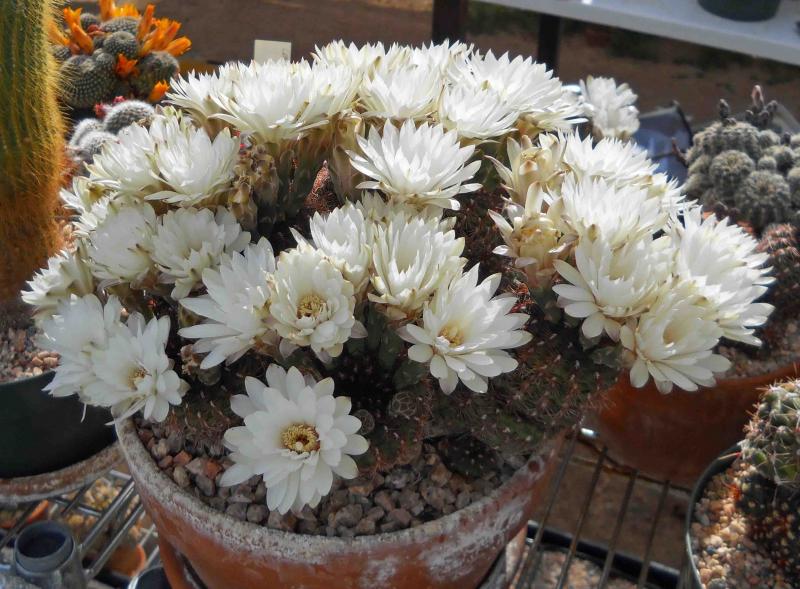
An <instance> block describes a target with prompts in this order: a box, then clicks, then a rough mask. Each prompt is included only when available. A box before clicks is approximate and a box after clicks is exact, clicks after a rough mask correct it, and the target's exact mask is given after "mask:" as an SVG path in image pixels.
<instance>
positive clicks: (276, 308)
mask: <svg viewBox="0 0 800 589" xmlns="http://www.w3.org/2000/svg"><path fill="white" fill-rule="evenodd" d="M355 303H356V299H355V289H354V286H353V284H352V283H351V282H349V281H348V280H345V278H344V277H343V276H342V273H341V272H340V271H339V270H338V269H337V268H336V266H335V265H334V263H333V262H332V261H331V260H330V259H329V258H327V257H326V256H325V255H324V254H323V253H322V252H320V251H319V250H316V249H314V248H313V247H311V246H310V245H309V244H307V243H301V244H299V245H298V246H297V247H296V248H294V249H291V250H286V251H283V252H282V253H281V255H280V256H279V257H278V263H277V266H276V269H275V273H274V274H273V275H272V301H271V304H270V313H271V314H272V318H273V319H274V325H275V329H276V330H277V331H278V333H279V334H280V336H281V337H282V338H283V341H281V351H282V353H283V354H284V355H288V354H289V353H291V351H292V350H293V349H294V348H295V347H297V346H310V347H311V349H312V350H313V351H314V353H316V354H317V355H318V356H319V357H320V358H322V359H323V360H325V359H328V358H331V357H332V358H335V357H337V356H339V355H340V354H341V353H342V349H343V346H344V343H345V342H346V341H347V340H348V339H350V338H351V337H364V336H365V335H366V330H365V329H364V326H363V325H361V323H360V322H358V321H356V319H355V317H354V316H353V312H354V309H355Z"/></svg>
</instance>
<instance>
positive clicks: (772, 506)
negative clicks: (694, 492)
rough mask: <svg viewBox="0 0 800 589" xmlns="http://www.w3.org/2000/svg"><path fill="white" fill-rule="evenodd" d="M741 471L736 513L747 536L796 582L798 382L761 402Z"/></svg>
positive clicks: (799, 572) (799, 563) (799, 577)
mask: <svg viewBox="0 0 800 589" xmlns="http://www.w3.org/2000/svg"><path fill="white" fill-rule="evenodd" d="M741 461H742V463H743V466H744V467H745V470H744V472H743V474H742V476H741V479H740V489H741V496H740V498H739V500H738V502H737V505H738V508H739V509H741V510H742V512H743V513H744V514H745V515H746V516H747V517H748V519H749V521H750V530H749V534H750V536H751V537H752V538H753V540H755V542H756V544H757V545H758V546H759V548H760V549H761V550H763V551H764V552H765V553H766V554H768V555H769V556H770V558H772V560H773V562H774V563H775V564H776V565H777V566H778V567H779V568H780V569H782V571H783V573H784V575H785V577H786V580H787V581H788V582H789V583H790V584H791V586H793V587H794V586H797V583H798V582H800V556H799V555H798V553H797V541H798V538H800V381H797V380H795V381H787V382H784V383H781V384H778V385H774V386H772V387H770V388H769V390H767V391H766V392H765V393H764V395H763V396H762V397H761V402H760V404H759V406H758V407H757V409H756V413H755V415H754V416H753V419H752V421H751V422H750V425H749V426H748V428H747V437H746V438H745V440H744V442H743V443H742V455H741Z"/></svg>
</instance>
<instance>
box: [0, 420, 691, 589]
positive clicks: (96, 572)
mask: <svg viewBox="0 0 800 589" xmlns="http://www.w3.org/2000/svg"><path fill="white" fill-rule="evenodd" d="M576 470H581V471H583V472H584V473H585V472H588V473H590V475H589V480H588V486H585V488H581V489H579V491H581V492H583V493H584V496H583V498H582V500H581V501H579V502H577V503H578V504H579V510H578V512H577V513H576V514H573V515H576V516H577V518H576V519H574V522H573V524H574V525H572V526H571V527H572V529H571V530H563V529H562V528H563V527H568V526H565V525H564V522H562V521H559V516H558V512H559V510H562V511H563V507H564V505H563V502H564V500H565V489H567V488H568V487H569V485H570V482H569V479H570V473H574V472H575V471H576ZM601 477H603V478H607V477H614V478H615V480H616V487H617V488H618V489H619V488H621V489H622V492H621V493H620V492H616V493H615V494H614V497H613V498H612V497H608V496H605V497H604V500H606V502H608V500H611V499H613V501H617V502H618V503H617V505H618V507H617V508H616V512H615V513H613V514H612V517H611V518H609V519H608V523H609V524H611V522H613V525H609V526H608V528H609V530H610V536H607V537H606V539H605V540H597V539H596V538H592V537H591V534H590V533H589V531H590V530H588V528H589V527H591V526H590V525H588V524H591V523H592V518H593V517H594V515H593V511H594V507H596V505H595V504H596V503H597V501H598V498H599V497H601V496H603V495H604V491H603V490H601V489H599V483H600V482H601ZM99 485H102V486H104V488H108V487H109V486H110V487H111V489H112V490H113V498H112V499H111V501H110V502H109V503H108V504H107V505H106V506H105V507H103V508H98V507H97V506H93V505H91V504H90V502H89V501H88V498H89V497H90V496H91V494H92V492H93V490H96V489H97V488H98V486H99ZM642 487H646V488H647V490H648V492H649V493H651V494H655V496H656V497H657V501H656V505H655V507H654V509H653V510H652V512H651V513H650V515H649V519H648V522H649V524H648V525H649V530H646V531H645V532H644V533H642V531H641V530H640V536H643V540H642V541H641V542H640V543H637V547H638V550H637V551H636V553H635V554H632V553H630V551H629V550H628V551H626V550H623V549H621V544H622V543H623V542H622V540H624V539H625V531H624V528H625V525H624V524H625V522H626V516H629V512H630V510H631V505H632V500H633V498H634V497H635V495H636V494H637V493H638V492H640V489H641V488H642ZM668 498H669V499H670V502H671V503H673V504H675V503H677V504H678V505H681V504H683V507H684V508H686V507H688V500H689V493H688V491H687V490H685V489H681V488H678V487H674V486H672V485H671V484H670V483H669V482H664V481H653V480H651V479H648V478H646V477H644V476H642V475H640V474H639V473H638V472H637V471H634V470H630V469H626V468H624V467H620V466H619V465H616V464H615V463H614V462H613V461H611V460H610V459H609V457H608V455H607V451H606V449H605V448H604V447H603V446H602V444H601V443H600V441H599V440H597V438H596V436H595V434H594V432H592V431H591V430H587V429H582V430H581V431H580V434H579V435H576V436H573V437H571V438H570V439H569V440H568V442H567V444H566V445H565V449H564V450H563V455H562V457H561V462H560V464H559V466H558V469H557V471H556V473H555V478H554V482H553V485H552V488H551V490H550V494H549V496H548V497H547V500H546V502H545V504H544V505H543V507H542V510H541V512H540V513H539V514H537V516H536V521H531V522H529V525H528V536H527V540H526V546H525V550H524V552H523V554H522V557H521V558H520V559H519V562H518V563H517V565H516V567H515V568H513V570H510V571H508V570H507V571H506V575H504V576H505V578H506V580H505V581H503V582H502V584H500V585H497V584H494V585H489V583H488V582H487V585H486V586H487V587H489V586H491V587H505V588H508V589H567V588H582V587H586V588H587V589H588V588H589V587H592V588H595V587H596V588H598V589H605V588H609V589H617V588H620V589H621V588H632V587H637V588H645V589H681V588H682V585H681V581H680V577H681V575H680V572H679V570H678V569H677V568H675V567H671V566H666V565H664V564H661V563H659V562H656V561H655V560H654V551H653V549H654V544H655V541H656V539H657V538H660V539H663V538H662V536H663V534H664V530H663V529H662V522H663V520H664V515H665V506H666V504H667V502H668ZM570 501H571V503H570V505H571V506H574V505H575V504H576V493H574V492H573V493H571V500H570ZM39 505H40V504H39V503H33V504H28V505H22V506H19V507H18V510H17V512H16V514H17V516H16V520H15V521H14V522H12V524H11V525H10V527H9V528H8V529H6V530H0V549H3V548H5V547H7V546H8V545H9V544H10V543H11V542H12V541H13V539H14V538H15V536H16V535H17V534H18V533H19V532H20V531H21V530H22V529H23V528H24V526H25V525H26V523H27V522H29V520H30V518H31V516H32V515H34V514H35V512H36V511H37V509H41V508H40V507H39ZM606 511H608V509H607V508H606ZM71 514H80V515H81V516H84V517H86V518H89V519H90V520H91V522H92V523H91V526H89V527H88V528H86V529H85V531H83V533H82V534H81V535H80V536H78V541H79V543H80V550H81V552H80V553H81V556H82V557H83V562H84V567H85V574H86V577H87V579H94V580H95V585H94V586H96V587H115V588H123V587H126V586H127V585H128V582H129V581H130V579H128V578H127V577H125V576H123V575H121V574H119V573H118V572H114V571H112V570H109V567H108V566H107V565H108V563H109V559H110V558H111V556H112V555H113V554H114V551H115V550H116V549H117V548H118V547H119V546H120V545H121V544H122V543H123V542H124V541H126V539H128V540H127V542H128V544H130V543H131V540H130V535H129V533H130V531H131V530H132V529H134V528H135V529H136V530H137V531H138V536H137V537H136V539H135V544H134V545H135V546H138V547H139V548H140V549H141V552H143V553H144V555H145V557H144V558H145V560H144V564H143V566H141V567H140V568H145V569H146V568H150V567H151V566H156V565H157V564H158V547H157V543H156V540H157V535H156V530H155V527H154V526H153V525H152V524H151V523H150V522H149V519H148V518H147V516H146V515H145V514H144V512H143V507H142V505H141V502H140V500H139V497H138V495H137V494H136V492H135V489H134V487H133V481H132V480H131V478H130V476H129V475H127V474H125V473H122V472H118V471H111V472H109V473H108V474H106V475H105V476H104V477H102V478H101V479H100V480H98V481H95V482H94V483H92V484H91V485H87V486H85V487H83V488H82V489H79V490H78V491H77V492H74V493H70V494H68V495H65V496H62V497H55V498H52V499H49V500H48V505H47V508H46V517H48V518H51V519H59V520H62V521H65V520H66V519H67V518H68V517H69V516H70V515H71ZM637 517H639V514H637ZM607 531H608V530H607ZM671 532H673V534H672V535H675V534H674V532H675V530H671ZM672 540H673V544H674V543H675V542H679V541H680V538H678V537H676V538H672ZM554 563H555V564H554ZM587 563H588V566H589V567H591V570H593V571H594V572H593V575H590V577H589V578H586V579H575V578H574V577H575V574H574V573H575V572H576V570H577V569H582V570H583V569H585V568H586V566H587ZM684 564H685V563H684ZM681 566H683V565H681ZM2 587H3V582H2V578H0V589H2Z"/></svg>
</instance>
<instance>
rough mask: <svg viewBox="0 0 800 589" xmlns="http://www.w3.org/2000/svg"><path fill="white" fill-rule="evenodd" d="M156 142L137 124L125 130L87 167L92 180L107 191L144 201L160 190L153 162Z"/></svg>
mask: <svg viewBox="0 0 800 589" xmlns="http://www.w3.org/2000/svg"><path fill="white" fill-rule="evenodd" d="M154 151H155V141H154V139H153V137H152V136H151V135H150V133H149V132H148V130H147V129H146V128H144V127H142V126H141V125H140V124H138V123H134V124H132V125H129V126H127V127H125V128H124V129H122V130H121V131H120V132H119V133H118V134H117V140H116V141H114V142H108V143H106V144H105V145H103V148H102V150H101V151H100V153H98V154H97V155H95V156H94V160H93V161H92V163H91V164H87V166H86V169H87V171H88V172H89V179H90V180H91V181H92V182H94V183H96V184H99V185H101V186H103V187H104V188H107V189H110V190H114V191H117V192H119V193H121V194H124V195H128V196H134V197H138V198H141V197H142V196H143V195H147V194H151V193H153V192H155V191H157V190H160V189H161V182H160V180H159V178H158V170H157V169H156V166H155V162H154V161H153V152H154Z"/></svg>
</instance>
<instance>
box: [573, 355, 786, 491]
mask: <svg viewBox="0 0 800 589" xmlns="http://www.w3.org/2000/svg"><path fill="white" fill-rule="evenodd" d="M798 375H800V366H798V365H797V364H792V365H788V366H784V367H783V368H781V369H779V370H776V371H774V372H770V373H768V374H764V375H761V376H754V377H750V378H737V379H724V380H720V381H718V382H717V385H716V386H715V387H713V388H704V389H702V390H701V391H699V392H695V393H688V392H685V391H679V390H676V391H674V392H672V393H669V394H666V395H664V394H661V393H659V392H658V390H657V389H656V387H655V386H654V385H652V383H650V384H648V385H647V386H646V387H644V388H641V389H636V388H634V387H632V386H631V385H630V383H629V381H628V375H627V374H624V375H622V377H621V378H620V380H619V382H617V384H616V386H615V387H614V388H612V389H611V390H610V391H608V393H607V399H606V401H605V402H604V403H603V405H602V407H600V408H599V409H597V410H596V411H595V412H593V414H592V415H590V416H589V417H588V419H587V422H586V425H587V426H588V427H590V428H591V429H594V430H595V431H596V432H597V433H598V435H599V438H600V441H601V442H602V443H603V444H605V445H606V446H607V447H608V451H609V456H610V457H611V459H612V460H616V461H617V462H619V463H621V464H624V465H625V466H629V467H631V468H636V469H638V470H640V471H641V472H642V473H643V474H645V475H648V476H652V477H655V478H658V479H659V480H668V481H671V482H672V483H675V484H679V485H684V486H687V487H691V486H692V485H693V484H694V481H695V480H696V479H697V477H698V476H700V474H701V473H702V472H703V471H704V470H705V468H706V467H707V466H708V465H709V463H711V461H713V460H714V458H716V457H717V456H719V454H720V453H721V452H723V451H724V450H725V449H726V448H729V447H730V446H731V445H732V444H735V443H736V442H737V441H738V440H740V439H741V438H742V431H743V429H744V426H745V424H746V423H747V420H748V419H749V416H750V413H751V411H752V409H753V406H754V405H755V404H756V402H757V401H758V398H759V396H760V394H761V392H762V390H763V388H764V387H766V386H768V385H770V384H772V383H773V382H775V381H777V380H782V379H785V378H791V377H794V376H798Z"/></svg>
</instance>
